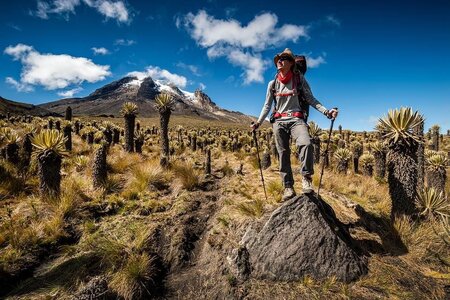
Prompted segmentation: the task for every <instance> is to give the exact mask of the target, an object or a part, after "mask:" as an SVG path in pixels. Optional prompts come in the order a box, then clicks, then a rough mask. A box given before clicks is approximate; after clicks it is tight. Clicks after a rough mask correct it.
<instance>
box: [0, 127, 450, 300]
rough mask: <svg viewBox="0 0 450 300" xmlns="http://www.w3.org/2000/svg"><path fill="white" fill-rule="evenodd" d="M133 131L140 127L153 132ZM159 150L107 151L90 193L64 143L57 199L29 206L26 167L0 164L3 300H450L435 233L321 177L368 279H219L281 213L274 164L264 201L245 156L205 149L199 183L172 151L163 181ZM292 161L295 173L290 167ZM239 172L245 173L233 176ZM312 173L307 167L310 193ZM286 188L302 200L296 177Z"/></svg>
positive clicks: (332, 177) (86, 174)
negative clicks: (98, 297) (6, 282)
mask: <svg viewBox="0 0 450 300" xmlns="http://www.w3.org/2000/svg"><path fill="white" fill-rule="evenodd" d="M171 120H172V119H171ZM97 121H99V120H97ZM117 121H118V122H119V119H117ZM120 122H121V120H120ZM141 122H142V123H141V126H142V127H145V126H152V125H156V126H157V125H158V123H157V122H159V121H158V120H157V119H145V120H141ZM153 122H154V123H153ZM177 122H180V123H179V124H183V125H184V126H185V127H190V126H192V127H195V126H200V125H202V126H209V125H208V122H205V123H202V124H199V123H198V120H195V119H193V120H192V121H187V119H186V118H181V119H178V120H177V118H173V122H171V126H176V125H177V124H178V123H177ZM189 122H192V123H189ZM210 125H211V127H214V126H223V125H224V124H210ZM197 128H198V127H197ZM230 129H236V127H233V128H230ZM239 129H245V128H239ZM157 145H158V137H157V136H153V137H151V139H150V140H148V141H147V144H146V145H145V146H144V153H143V154H142V155H139V154H135V153H131V154H130V153H126V152H125V151H124V150H123V149H122V147H121V146H119V145H116V146H113V147H112V148H111V149H110V150H109V154H108V160H107V162H108V171H109V177H108V181H107V183H106V184H105V186H104V187H103V188H94V187H93V184H92V162H93V146H89V145H87V144H86V143H85V142H84V141H83V140H81V139H80V138H79V137H77V136H76V137H74V151H73V153H72V154H71V155H70V156H69V157H68V158H65V159H64V163H63V169H62V174H63V181H62V196H61V197H60V198H58V199H46V198H41V197H39V196H38V192H37V189H38V179H37V177H36V175H34V174H35V171H36V165H32V166H31V173H30V175H29V176H23V175H21V174H20V172H19V170H18V169H17V167H15V166H14V165H10V164H8V163H6V162H5V161H4V160H1V161H0V164H1V167H2V168H3V169H5V170H6V174H7V176H6V175H4V177H2V179H6V180H5V181H2V184H1V185H0V195H1V197H2V198H1V200H0V217H1V220H0V274H2V273H6V274H9V275H11V276H16V277H14V280H13V281H12V282H10V283H11V285H10V286H9V287H8V289H9V290H10V291H9V295H8V297H7V299H69V298H70V297H72V296H73V295H79V293H80V291H86V290H87V287H88V286H89V284H91V283H92V278H98V281H99V282H102V281H101V280H106V282H107V283H108V284H107V286H108V289H107V291H106V292H105V295H109V296H110V297H112V298H117V297H122V298H124V299H136V298H144V299H145V298H147V297H149V296H148V295H149V294H151V295H154V296H157V295H160V296H161V295H162V296H163V297H167V298H172V299H213V298H219V299H223V298H225V299H226V298H236V299H324V298H331V299H445V298H446V297H448V295H449V294H448V293H449V292H448V289H449V285H450V277H449V271H450V268H449V262H450V250H449V247H448V244H446V243H445V241H444V237H445V235H444V233H443V232H442V227H441V225H440V224H439V223H438V222H436V221H433V220H425V219H420V220H414V219H407V218H406V219H398V220H395V222H394V223H392V224H391V222H390V197H389V193H388V188H387V184H386V183H385V182H383V181H377V180H375V179H374V178H371V177H367V176H363V175H360V174H354V173H352V172H350V171H349V172H348V173H347V174H337V173H336V172H335V171H334V170H333V169H326V170H325V173H324V178H323V192H321V194H322V196H323V198H324V200H325V201H327V202H328V203H329V204H330V205H331V206H332V207H333V209H334V210H335V212H336V214H337V216H338V218H339V219H340V220H341V221H342V222H343V223H345V224H347V225H348V227H349V228H350V232H351V234H352V236H353V238H354V239H355V240H356V241H357V243H358V245H359V246H360V247H361V248H363V250H364V251H365V253H366V255H367V256H368V257H369V260H368V261H369V273H368V274H367V275H366V276H364V277H363V278H361V279H360V280H358V281H356V282H353V283H351V284H343V283H339V282H337V281H336V280H335V279H333V278H329V279H327V280H325V281H321V282H319V281H315V280H314V279H312V278H309V277H305V278H303V279H302V280H300V281H298V282H291V283H284V282H269V281H261V280H254V279H252V280H249V281H247V282H239V281H238V280H237V279H236V278H235V277H234V276H233V275H232V274H231V273H230V271H229V268H228V265H227V255H228V254H229V253H230V252H231V250H232V249H234V248H236V247H238V245H239V241H240V240H241V237H242V235H243V234H244V232H245V231H246V229H247V228H248V226H249V225H250V224H253V223H255V222H262V220H264V218H266V217H267V216H268V215H270V213H271V212H272V211H273V210H274V209H276V208H277V207H279V206H280V205H282V204H281V203H280V200H281V193H282V186H281V184H280V178H279V174H278V171H277V169H278V167H277V164H276V163H272V166H270V167H269V168H268V169H267V170H264V172H263V173H264V178H265V183H266V188H267V192H268V199H267V200H266V199H265V196H264V191H263V188H262V184H261V181H260V175H259V169H258V168H257V164H256V163H255V155H254V153H252V152H251V151H252V150H250V152H248V153H246V152H245V151H241V152H238V153H233V152H229V151H225V150H220V147H215V148H213V150H212V169H213V172H212V175H209V176H206V175H204V171H203V164H204V161H205V155H204V153H203V152H202V151H200V150H197V151H195V152H194V151H192V150H190V149H188V148H187V149H185V150H179V151H177V155H176V156H173V157H172V158H171V162H172V166H171V168H169V169H162V168H161V167H159V150H158V146H157ZM272 161H274V158H273V157H272ZM292 161H293V169H294V170H297V169H298V167H299V165H298V162H297V160H296V159H295V158H294V157H293V158H292ZM241 163H242V164H243V173H242V174H237V173H236V170H237V169H239V166H240V164H241ZM447 171H448V170H447ZM318 173H319V167H318V166H316V174H315V175H314V178H313V181H314V184H315V185H316V187H317V184H318V180H319V179H318V177H319V176H318V175H319V174H318ZM447 178H448V177H447ZM295 181H296V185H295V188H296V190H297V192H300V191H301V188H300V186H301V184H300V183H301V177H300V176H299V175H297V174H296V175H295ZM448 186H449V184H448V183H447V189H448ZM447 191H448V190H447ZM163 282H164V287H165V288H164V290H161V286H162V285H163ZM97 288H99V289H100V288H101V284H98V285H97ZM158 297H159V296H158Z"/></svg>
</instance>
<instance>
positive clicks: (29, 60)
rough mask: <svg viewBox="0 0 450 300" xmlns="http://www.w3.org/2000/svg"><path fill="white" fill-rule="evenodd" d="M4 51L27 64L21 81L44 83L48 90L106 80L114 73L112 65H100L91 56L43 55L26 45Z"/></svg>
mask: <svg viewBox="0 0 450 300" xmlns="http://www.w3.org/2000/svg"><path fill="white" fill-rule="evenodd" d="M4 52H5V53H6V54H9V55H11V56H13V57H14V59H16V60H18V59H20V61H21V63H22V65H23V67H22V72H21V75H20V84H22V85H24V86H33V85H40V86H43V87H44V88H45V89H48V90H55V89H63V88H66V87H68V86H70V85H72V84H77V85H78V84H81V83H83V82H84V81H87V82H97V81H100V80H104V79H105V78H106V77H107V76H110V75H111V72H110V71H109V66H102V65H96V64H95V63H93V62H92V60H90V59H88V58H84V57H73V56H70V55H67V54H50V53H44V54H42V53H39V52H38V51H36V50H35V49H34V48H33V47H31V46H28V45H24V44H17V45H16V46H9V47H7V48H6V49H5V51H4ZM9 81H10V83H11V84H13V83H12V81H11V80H9ZM16 82H17V81H16ZM13 85H14V84H13ZM16 88H18V86H17V87H16ZM18 89H19V88H18Z"/></svg>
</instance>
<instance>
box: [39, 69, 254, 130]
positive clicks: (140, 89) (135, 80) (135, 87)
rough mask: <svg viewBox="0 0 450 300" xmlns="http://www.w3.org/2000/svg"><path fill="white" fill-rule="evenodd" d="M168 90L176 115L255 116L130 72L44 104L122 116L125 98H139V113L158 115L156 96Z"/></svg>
mask: <svg viewBox="0 0 450 300" xmlns="http://www.w3.org/2000/svg"><path fill="white" fill-rule="evenodd" d="M163 92H164V93H169V94H171V95H172V96H173V97H174V99H175V109H174V111H173V114H175V115H191V116H200V117H203V118H206V119H216V120H222V121H233V122H239V123H242V122H245V123H248V122H250V121H251V120H253V118H252V117H249V116H246V115H244V114H242V113H240V112H234V111H228V110H225V109H222V108H220V107H218V106H217V105H216V104H215V103H214V102H213V101H212V100H211V98H210V97H209V96H208V95H206V94H205V93H204V92H203V91H201V90H196V91H195V92H188V91H184V90H181V89H180V88H178V87H177V86H175V85H173V84H167V83H164V82H162V81H159V80H153V79H152V78H151V77H144V78H139V77H138V76H127V77H124V78H122V79H120V80H117V81H114V82H111V83H109V84H107V85H105V86H103V87H101V88H99V89H97V90H95V91H94V92H93V93H91V94H90V95H89V96H87V97H84V98H68V99H62V100H58V101H54V102H49V103H45V104H41V105H40V107H43V108H46V109H48V110H50V111H53V112H56V113H61V114H62V113H64V111H65V110H66V108H67V106H70V107H71V108H72V111H73V113H74V115H96V116H98V115H108V116H109V115H113V116H120V109H121V107H122V105H123V103H124V102H126V101H132V102H136V103H137V104H138V106H139V116H143V117H149V116H155V115H157V111H156V109H155V107H154V99H155V97H156V96H157V95H158V94H160V93H163Z"/></svg>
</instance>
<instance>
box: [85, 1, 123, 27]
mask: <svg viewBox="0 0 450 300" xmlns="http://www.w3.org/2000/svg"><path fill="white" fill-rule="evenodd" d="M84 3H86V4H87V5H88V6H90V7H93V8H96V9H97V11H98V12H99V13H101V14H102V15H104V16H105V17H106V18H111V19H116V20H117V21H118V22H122V23H129V22H130V21H131V17H130V13H129V12H128V9H127V7H126V6H125V4H124V3H123V2H122V1H109V0H97V1H92V0H84Z"/></svg>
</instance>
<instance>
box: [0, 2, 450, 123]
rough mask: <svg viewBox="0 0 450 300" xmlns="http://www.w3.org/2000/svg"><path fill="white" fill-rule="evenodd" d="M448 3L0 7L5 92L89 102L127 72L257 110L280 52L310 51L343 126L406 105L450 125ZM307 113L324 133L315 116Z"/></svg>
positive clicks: (315, 79) (319, 94)
mask: <svg viewBox="0 0 450 300" xmlns="http://www.w3.org/2000/svg"><path fill="white" fill-rule="evenodd" d="M449 16H450V2H449V1H447V0H431V1H343V0H342V1H338V0H335V1H331V0H329V1H328V0H325V1H320V0H319V1H309V0H308V1H245V2H244V1H215V0H211V1H192V2H191V3H187V2H186V1H171V0H168V1H131V0H129V1H117V0H41V1H35V0H29V1H25V0H16V1H8V2H6V3H3V4H2V10H1V11H0V20H1V21H0V49H1V52H2V54H1V55H0V96H2V97H4V98H8V99H11V100H16V101H22V102H28V103H34V104H38V103H43V102H48V101H53V100H57V99H61V98H64V97H68V96H71V95H72V96H73V97H84V96H86V95H88V94H90V93H91V92H93V91H94V90H95V89H96V88H98V87H101V86H103V85H104V84H106V83H109V82H111V81H113V80H117V79H120V78H122V77H124V76H126V75H127V74H128V73H130V72H145V73H146V74H151V75H152V76H153V77H156V78H157V79H161V80H166V81H172V82H174V83H176V84H177V85H179V86H180V87H181V88H182V89H184V90H187V91H194V90H195V89H196V88H198V87H202V88H204V91H205V92H206V93H207V94H208V95H209V96H210V97H211V98H212V99H213V101H215V102H216V103H217V104H218V105H219V106H221V107H223V108H226V109H230V110H238V111H241V112H244V113H246V114H251V115H255V116H257V115H259V112H260V110H261V107H262V104H263V102H264V97H265V93H266V87H267V82H268V81H269V80H270V79H272V78H273V76H274V74H275V68H274V66H273V63H272V59H273V56H274V54H275V53H277V52H281V51H282V50H283V49H284V48H286V47H289V48H291V49H292V50H293V51H294V52H295V53H299V54H300V53H301V54H306V55H307V56H308V59H309V62H310V64H311V66H312V67H311V68H310V69H309V70H308V73H307V79H308V81H309V83H310V85H311V87H312V90H313V93H314V94H315V96H316V98H318V99H319V100H320V101H321V102H322V103H323V104H324V105H325V106H326V107H333V106H338V107H339V109H340V116H339V119H338V121H337V123H338V124H342V126H343V127H344V128H348V129H353V130H372V128H373V126H374V124H375V121H376V119H377V118H378V117H381V116H383V115H384V114H386V113H387V111H388V110H389V109H393V108H399V107H401V106H411V107H413V108H414V109H416V110H419V111H420V112H422V113H423V114H424V115H425V117H426V127H430V126H431V125H433V124H440V125H441V127H442V129H443V130H446V129H448V128H450V121H449V120H450V118H449V117H448V114H449V113H450V72H449V70H450V58H449V54H450V18H449ZM311 118H312V119H314V120H315V121H317V122H318V123H319V125H321V126H322V127H324V128H326V127H328V125H329V121H328V120H326V119H325V118H324V117H323V116H321V115H320V114H319V113H317V112H315V113H312V116H311Z"/></svg>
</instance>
